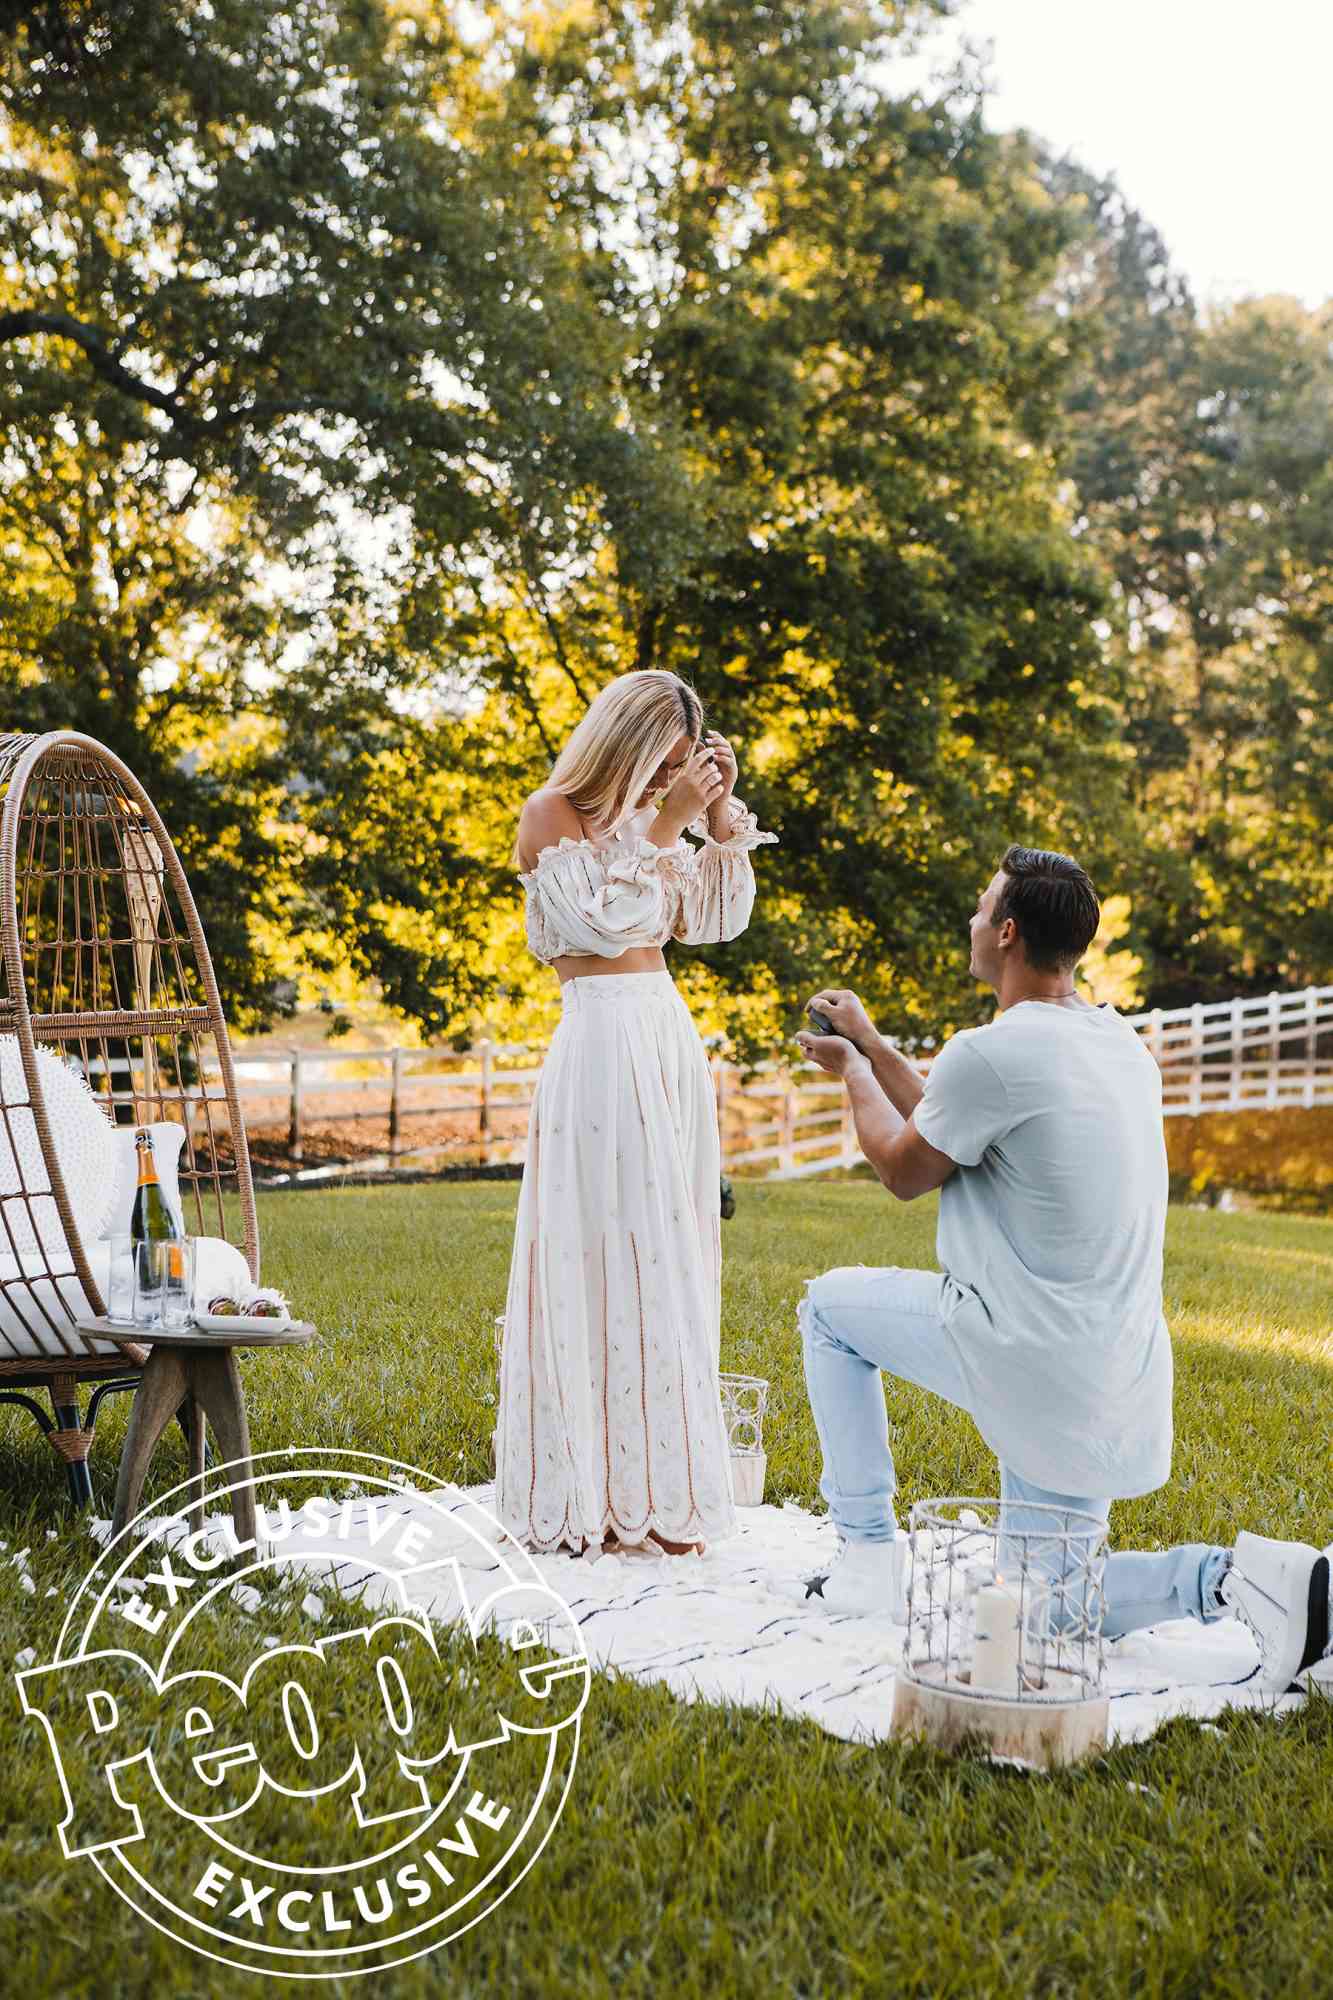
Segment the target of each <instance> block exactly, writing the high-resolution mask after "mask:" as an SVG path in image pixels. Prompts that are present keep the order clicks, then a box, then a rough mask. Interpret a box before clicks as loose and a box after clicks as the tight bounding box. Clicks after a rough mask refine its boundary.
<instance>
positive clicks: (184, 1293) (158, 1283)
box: [134, 1236, 195, 1332]
mask: <svg viewBox="0 0 1333 2000" xmlns="http://www.w3.org/2000/svg"><path fill="white" fill-rule="evenodd" d="M194 1266H195V1245H194V1238H193V1237H191V1236H185V1237H178V1238H176V1239H175V1240H173V1241H171V1242H168V1243H140V1244H137V1245H136V1246H135V1252H134V1323H135V1325H136V1326H144V1327H154V1326H160V1327H163V1328H170V1329H171V1330H172V1331H175V1332H179V1331H181V1330H182V1329H184V1328H185V1327H188V1326H189V1324H190V1320H191V1315H192V1313H193V1311H194Z"/></svg>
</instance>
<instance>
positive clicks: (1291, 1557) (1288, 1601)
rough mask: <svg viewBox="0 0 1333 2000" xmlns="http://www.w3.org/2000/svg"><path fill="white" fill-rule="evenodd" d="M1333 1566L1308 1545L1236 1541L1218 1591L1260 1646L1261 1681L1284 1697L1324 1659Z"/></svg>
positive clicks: (1255, 1539) (1251, 1537)
mask: <svg viewBox="0 0 1333 2000" xmlns="http://www.w3.org/2000/svg"><path fill="white" fill-rule="evenodd" d="M1328 1577H1329V1561H1328V1557H1327V1556H1326V1555H1321V1554H1320V1552H1319V1550H1318V1549H1312V1548H1310V1547H1309V1546H1308V1545H1307V1544H1306V1543H1305V1542H1270V1541H1268V1540H1267V1539H1266V1538H1265V1537H1264V1536H1263V1535H1247V1534H1240V1535H1237V1537H1236V1548H1235V1554H1234V1556H1233V1558H1232V1563H1231V1568H1230V1569H1229V1570H1228V1571H1227V1573H1226V1575H1225V1577H1223V1579H1222V1586H1221V1589H1220V1590H1219V1592H1218V1595H1219V1596H1220V1598H1221V1600H1222V1602H1223V1604H1225V1606H1226V1608H1227V1610H1228V1611H1233V1612H1234V1613H1235V1615H1236V1616H1237V1617H1238V1618H1240V1619H1243V1621H1244V1622H1245V1624H1246V1625H1248V1626H1249V1628H1250V1630H1251V1632H1253V1634H1254V1636H1255V1638H1256V1639H1257V1640H1258V1642H1259V1679H1260V1682H1261V1683H1262V1684H1263V1685H1264V1686H1265V1687H1271V1688H1274V1689H1276V1690H1277V1691H1278V1692H1280V1693H1283V1694H1285V1693H1286V1692H1287V1690H1288V1689H1289V1688H1290V1687H1291V1685H1292V1683H1293V1681H1296V1680H1297V1678H1298V1676H1301V1677H1303V1676H1304V1675H1305V1674H1306V1673H1307V1672H1308V1670H1309V1669H1310V1668H1311V1667H1313V1666H1315V1665H1317V1664H1318V1663H1319V1662H1320V1660H1321V1659H1322V1658H1323V1656H1324V1654H1325V1652H1326V1650H1327V1648H1328V1642H1329V1629H1328Z"/></svg>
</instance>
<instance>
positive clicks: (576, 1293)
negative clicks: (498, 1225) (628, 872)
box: [496, 972, 736, 1549]
mask: <svg viewBox="0 0 1333 2000" xmlns="http://www.w3.org/2000/svg"><path fill="white" fill-rule="evenodd" d="M561 992H562V1014H561V1018H560V1023H559V1026H558V1027H557V1028H556V1031H555V1034H554V1036H553V1037H552V1040H551V1046H550V1049H549V1051H548V1054H547V1058H546V1063H545V1066H544V1068H543V1070H542V1073H541V1076H540V1078H539V1080H538V1084H537V1090H536V1094H535V1097H534V1100H533V1105H532V1114H531V1119H530V1122H529V1127H528V1151H527V1164H526V1166H525V1168H524V1171H523V1183H522V1188H521V1190H520V1193H519V1204H518V1220H517V1226H516V1230H515V1235H514V1250H513V1261H512V1263H511V1266H510V1274H509V1292H508V1299H507V1302H506V1308H505V1330H504V1348H503V1357H502V1361H501V1369H500V1414H499V1424H498V1427H497V1433H496V1507H497V1512H498V1513H499V1516H500V1519H501V1521H502V1522H503V1523H504V1525H505V1527H506V1528H508V1529H509V1530H510V1532H511V1533H512V1534H514V1535H516V1536H517V1537H518V1538H519V1539H520V1540H521V1541H523V1542H525V1543H527V1544H528V1545H529V1546H530V1547H532V1548H535V1549H551V1548H555V1547H557V1546H559V1545H561V1544H564V1545H567V1546H571V1547H574V1548H579V1547H582V1546H583V1545H584V1544H585V1543H588V1542H598V1541H600V1540H601V1538H602V1535H603V1533H604V1531H606V1530H612V1531H613V1532H614V1533H615V1534H616V1536H618V1537H619V1539H620V1540H622V1541H627V1542H634V1541H642V1540H643V1539H644V1538H645V1537H646V1535H647V1533H648V1530H649V1529H650V1528H654V1529H656V1530H657V1532H658V1534H659V1535H661V1536H663V1537H664V1538H665V1539H666V1540H668V1541H673V1542H690V1541H704V1542H711V1541H715V1540H718V1539H720V1538H721V1537H722V1536H724V1535H729V1534H732V1533H734V1532H735V1528H736V1517H735V1513H734V1510H733V1507H732V1500H731V1474H730V1460H729V1452H728V1445H727V1437H726V1430H725V1426H724V1423H723V1418H722V1410H721V1404H720V1401H719V1394H718V1379H717V1376H718V1360H719V1316H720V1308H721V1291H722V1245H721V1225H720V1221H719V1215H718V1178H719V1147H718V1132H717V1110H716V1104H715V1100H714V1096H713V1080H712V1075H711V1072H710V1070H709V1067H708V1059H707V1057H706V1055H705V1054H704V1049H703V1044H702V1043H701V1042H700V1040H699V1037H698V1035H697V1033H696V1032H695V1028H694V1024H693V1022H692V1021H691V1019H690V1014H689V1009H688V1008H687V1007H686V1005H685V1003H684V1001H683V1000H682V999H681V997H680V995H679V994H678V993H677V991H676V988H675V986H674V985H673V983H672V980H671V975H670V974H669V973H667V972H629V973H609V974H606V975H603V976H600V977H597V976H594V977H593V978H589V979H572V980H569V981H567V982H566V983H565V985H564V986H563V987H562V989H561Z"/></svg>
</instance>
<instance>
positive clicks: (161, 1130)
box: [99, 1119, 186, 1236]
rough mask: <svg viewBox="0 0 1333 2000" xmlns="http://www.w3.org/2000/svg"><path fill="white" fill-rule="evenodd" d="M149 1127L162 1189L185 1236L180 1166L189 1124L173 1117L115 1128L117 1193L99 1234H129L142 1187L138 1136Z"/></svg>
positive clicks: (164, 1197) (113, 1134)
mask: <svg viewBox="0 0 1333 2000" xmlns="http://www.w3.org/2000/svg"><path fill="white" fill-rule="evenodd" d="M141 1130H146V1131H147V1133H148V1137H149V1141H150V1143H151V1145H152V1148H153V1165H154V1166H155V1167H156V1168H157V1178H158V1184H159V1185H160V1187H161V1189H162V1199H163V1201H164V1202H165V1203H166V1205H167V1212H168V1214H169V1215H172V1216H174V1217H175V1221H176V1227H177V1229H179V1231H180V1233H181V1235H182V1236H184V1235H185V1233H186V1230H185V1217H184V1215H183V1214H182V1212H181V1186H180V1165H181V1147H182V1146H183V1145H184V1144H185V1127H184V1126H183V1125H177V1124H176V1123H175V1121H174V1120H172V1119H163V1121H162V1122H161V1124H158V1125H149V1126H147V1127H141V1126H138V1125H117V1126H115V1127H114V1128H113V1130H112V1134H111V1136H112V1139H113V1140H114V1142H115V1148H116V1181H115V1194H114V1195H113V1197H112V1201H111V1208H110V1212H109V1214H108V1215H107V1218H106V1220H105V1222H104V1223H103V1225H102V1228H101V1230H100V1231H99V1234H100V1235H102V1236H115V1235H117V1234H118V1233H121V1234H128V1233H129V1227H130V1224H131V1222H133V1220H134V1197H135V1194H136V1193H137V1192H138V1187H139V1148H138V1146H137V1144H136V1143H135V1141H136V1135H137V1133H138V1132H140V1131H141Z"/></svg>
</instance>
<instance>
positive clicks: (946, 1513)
mask: <svg viewBox="0 0 1333 2000" xmlns="http://www.w3.org/2000/svg"><path fill="white" fill-rule="evenodd" d="M1105 1566H1106V1523H1105V1521H1104V1520H1102V1519H1101V1518H1100V1517H1099V1516H1098V1515H1096V1514H1092V1513H1087V1512H1084V1511H1083V1510H1081V1509H1079V1508H1076V1507H1061V1506H1052V1505H1049V1504H1044V1503H1038V1502H1035V1501H1028V1500H1023V1501H1009V1502H1007V1503H1006V1502H1001V1501H999V1500H995V1499H976V1498H971V1497H961V1498H960V1497H951V1498H946V1499H941V1500H920V1501H917V1503H916V1504H915V1505H914V1506H913V1508H912V1512H911V1517H910V1528H909V1568H908V1579H907V1644H906V1646H905V1648H904V1653H903V1665H902V1668H901V1670H900V1672H899V1675H898V1682H897V1688H896V1692H895V1699H894V1716H893V1733H894V1734H895V1735H896V1736H916V1737H922V1738H925V1739H927V1740H929V1741H931V1742H933V1743H936V1744H940V1745H942V1746H944V1747H946V1748H954V1747H957V1746H958V1745H959V1744H961V1743H962V1742H963V1741H964V1740H965V1739H967V1738H980V1739H981V1740H982V1741H983V1742H984V1743H985V1744H986V1745H987V1746H988V1747H989V1749H990V1750H991V1752H992V1753H993V1754H995V1755H999V1756H1006V1757H1011V1758H1013V1759H1015V1760H1016V1761H1018V1762H1020V1763H1023V1764H1026V1765H1029V1766H1032V1767H1034V1768H1037V1769H1050V1768H1052V1767H1053V1766H1055V1765H1059V1764H1068V1763H1073V1762H1075V1761H1077V1760H1078V1759H1079V1758H1081V1757H1086V1756H1089V1755H1092V1754H1094V1753H1095V1752H1097V1751H1099V1750H1101V1749H1104V1748H1105V1745H1106V1728H1107V1717H1108V1701H1107V1696H1106V1692H1105V1665H1106V1660H1105V1645H1104V1641H1103V1638H1102V1618H1103V1612H1104V1608H1105V1598H1104V1590H1103V1586H1104V1573H1105Z"/></svg>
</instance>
